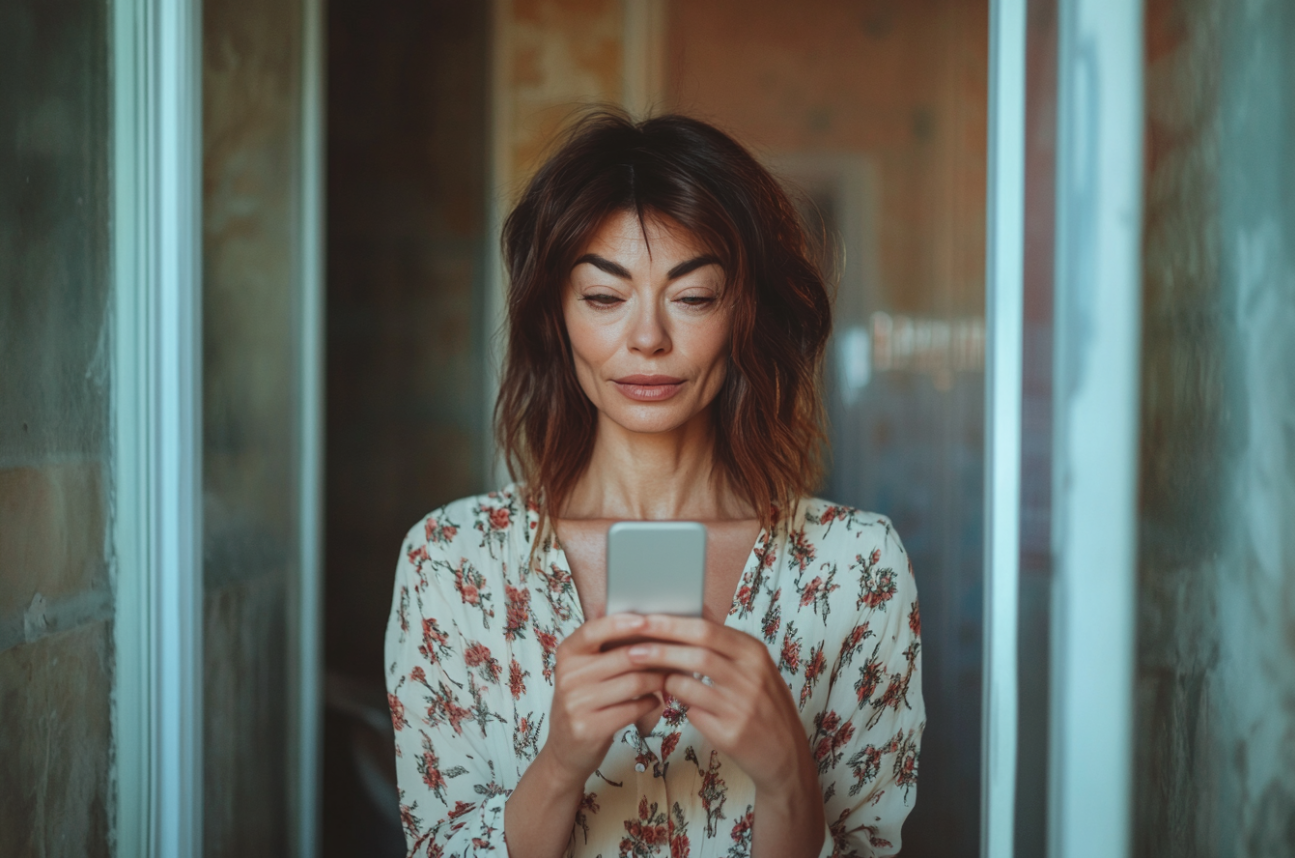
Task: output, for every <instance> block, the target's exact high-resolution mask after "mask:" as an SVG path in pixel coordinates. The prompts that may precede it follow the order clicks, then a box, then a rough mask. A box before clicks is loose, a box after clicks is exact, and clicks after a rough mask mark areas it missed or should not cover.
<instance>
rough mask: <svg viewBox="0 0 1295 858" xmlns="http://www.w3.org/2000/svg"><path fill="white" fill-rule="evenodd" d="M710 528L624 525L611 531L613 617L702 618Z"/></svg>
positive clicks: (683, 524)
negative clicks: (628, 614)
mask: <svg viewBox="0 0 1295 858" xmlns="http://www.w3.org/2000/svg"><path fill="white" fill-rule="evenodd" d="M705 575H706V526H705V525H704V524H700V523H698V522H695V521H619V522H617V523H616V524H613V525H612V526H611V529H610V530H608V531H607V613H609V614H614V613H616V612H618V611H633V612H635V613H637V614H680V615H683V616H689V617H700V616H701V609H702V604H703V601H704V598H705Z"/></svg>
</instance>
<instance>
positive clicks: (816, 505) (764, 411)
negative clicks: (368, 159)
mask: <svg viewBox="0 0 1295 858" xmlns="http://www.w3.org/2000/svg"><path fill="white" fill-rule="evenodd" d="M504 249H505V254H506V258H507V263H508V271H509V276H510V286H509V339H508V358H507V364H506V367H505V372H504V377H503V383H502V389H501V392H500V397H499V402H498V407H497V411H496V422H497V428H498V434H499V440H500V444H501V446H502V448H503V449H504V450H505V451H506V453H507V454H508V457H509V462H510V467H511V468H512V469H513V474H514V476H515V477H519V478H520V480H519V482H518V483H515V484H513V485H512V486H509V487H508V488H506V489H504V490H503V491H500V492H496V493H492V494H489V495H484V496H480V497H475V498H468V499H465V500H461V501H457V502H455V503H452V504H449V505H448V506H446V507H443V508H442V509H439V510H437V511H435V512H433V513H432V514H431V515H429V516H428V517H427V518H426V519H425V520H424V521H422V522H420V523H419V524H418V525H417V526H416V527H414V529H413V530H411V531H410V533H409V536H408V537H407V539H406V542H405V546H404V551H403V553H402V555H401V558H400V561H399V567H398V570H397V577H396V586H395V599H394V605H393V608H392V616H391V622H390V625H389V629H388V636H387V650H386V652H387V665H388V686H389V690H390V703H391V711H392V718H393V721H394V724H395V728H396V742H397V770H398V773H399V781H400V796H401V815H402V818H403V820H404V825H405V830H406V836H407V840H408V844H409V847H410V854H412V855H432V856H439V855H447V856H448V855H455V856H468V855H485V854H494V855H505V854H506V855H510V856H512V858H554V856H559V855H564V854H574V855H580V856H584V855H588V856H595V855H601V856H604V858H611V856H614V855H623V856H638V858H643V857H644V856H653V855H662V856H665V855H669V856H672V858H677V856H745V855H757V856H766V858H774V857H775V856H777V857H778V858H781V856H802V855H803V856H815V855H832V854H839V855H876V856H881V855H893V854H895V853H896V852H898V850H899V843H900V841H899V830H900V825H901V823H902V822H903V820H904V817H905V816H906V815H907V813H908V811H909V809H910V808H911V807H912V803H913V800H914V786H915V782H916V777H917V760H918V746H919V742H920V738H921V732H922V726H923V708H922V701H921V692H920V682H919V669H920V659H919V655H918V649H919V644H918V632H919V620H918V609H917V597H916V589H915V584H914V581H913V577H912V571H911V568H910V566H909V563H908V558H907V555H906V554H905V553H904V549H903V547H902V546H901V544H900V542H899V538H898V537H897V536H896V534H895V532H894V529H893V528H892V527H891V525H890V523H889V522H888V521H887V520H886V519H885V518H883V517H881V516H877V515H872V514H868V513H863V512H859V511H858V510H853V509H849V508H846V507H842V506H837V505H832V504H828V503H825V502H823V501H820V500H814V499H810V498H809V497H808V495H809V491H810V490H811V488H812V485H813V482H814V480H815V479H816V477H817V475H818V473H819V469H818V463H817V456H816V454H817V451H818V450H819V448H820V447H821V442H822V437H823V436H822V430H821V412H822V409H821V405H820V402H819V391H818V378H819V375H820V370H821V363H822V357H823V351H824V345H825V341H826V339H827V335H828V331H829V328H830V306H829V301H828V297H827V294H826V291H825V289H824V286H823V282H822V278H821V277H820V275H819V274H818V272H817V270H816V269H815V266H814V265H813V264H812V263H811V262H810V261H809V259H808V258H807V251H806V242H805V239H804V235H803V233H802V231H801V228H800V226H799V225H798V221H797V217H796V213H795V210H794V208H793V207H792V206H791V205H790V203H789V202H788V200H787V198H786V196H785V195H784V193H783V192H782V191H781V189H780V188H779V187H778V185H777V183H776V182H775V181H774V180H773V178H772V177H770V175H769V174H768V173H767V172H766V171H765V170H764V169H763V168H761V167H760V166H759V165H758V164H757V163H756V161H755V160H754V159H753V158H752V157H751V156H750V155H749V154H748V153H747V152H746V151H745V150H744V149H742V147H740V146H739V145H738V144H737V143H735V142H734V141H733V140H731V139H730V138H728V137H727V136H725V135H724V134H722V133H721V132H719V131H717V130H715V129H714V128H712V127H710V126H708V125H705V124H703V123H701V122H697V121H695V120H691V119H687V118H684V117H679V116H664V117H659V118H656V119H651V120H648V121H646V122H643V123H640V124H637V125H635V124H633V123H631V122H630V121H628V120H627V119H625V118H624V117H622V116H620V115H616V114H611V113H600V114H596V115H594V116H592V117H589V118H586V119H585V121H583V122H582V123H580V124H579V125H578V126H577V127H576V128H575V130H574V131H573V133H572V134H571V136H570V137H569V138H568V140H567V142H566V143H565V145H564V146H563V147H562V148H561V149H560V150H559V151H558V152H557V153H556V154H555V155H554V156H553V157H552V158H551V159H550V160H549V161H548V163H547V164H545V166H544V167H543V168H542V169H541V170H540V171H539V173H538V174H537V175H536V176H535V178H534V180H533V181H532V182H531V184H530V186H529V188H528V189H527V191H526V193H525V195H524V197H523V198H522V200H521V202H520V203H519V204H518V205H517V208H516V209H515V210H514V211H513V213H512V215H511V216H510V217H509V218H508V221H507V223H506V225H505V229H504ZM622 519H687V520H692V521H701V522H703V523H705V524H706V526H707V530H708V545H707V562H706V588H705V608H704V611H703V616H702V618H700V619H694V618H680V617H670V616H664V615H650V616H637V615H633V614H618V615H612V616H606V615H604V611H603V605H604V603H605V596H606V591H605V569H604V545H605V539H606V533H607V529H608V527H609V526H610V525H611V523H612V522H614V521H616V520H622ZM629 635H634V636H637V637H640V638H647V639H648V642H646V643H639V644H635V645H632V646H613V647H611V648H609V649H607V651H603V645H604V644H606V643H610V642H615V641H616V639H618V638H624V637H626V636H629Z"/></svg>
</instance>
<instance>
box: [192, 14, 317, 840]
mask: <svg viewBox="0 0 1295 858" xmlns="http://www.w3.org/2000/svg"><path fill="white" fill-rule="evenodd" d="M300 34H301V4H300V2H299V1H298V0H209V2H206V3H204V4H203V260H202V263H203V266H202V267H203V308H202V309H203V481H204V485H203V493H204V496H203V501H204V516H205V521H204V527H205V531H206V532H205V537H204V563H203V574H204V576H205V590H206V592H205V601H204V608H203V612H204V623H203V636H204V639H203V659H204V665H203V667H204V675H203V694H204V755H203V766H204V772H203V775H204V790H205V794H204V801H203V804H204V820H203V834H204V841H205V842H204V851H205V854H207V855H208V856H212V857H213V858H215V856H239V858H247V856H255V855H265V856H279V855H284V854H287V842H288V840H287V838H288V828H289V812H290V808H291V807H292V804H291V801H290V797H289V793H288V790H289V788H290V785H289V782H288V777H287V768H288V762H289V754H290V750H289V741H290V737H291V733H290V732H289V730H288V722H289V717H290V715H289V708H288V707H289V699H290V697H289V695H290V689H289V685H288V681H289V676H288V666H287V649H288V640H287V631H286V629H287V622H288V616H287V610H288V608H287V605H288V596H287V593H288V592H289V583H288V582H289V581H290V580H291V577H292V576H293V575H294V574H295V569H296V566H295V563H296V557H297V549H296V523H297V516H298V509H299V507H298V503H297V498H296V494H295V489H296V478H297V472H296V454H297V448H296V446H295V440H294V439H295V437H296V415H297V412H296V395H295V394H296V385H295V383H294V381H295V377H296V376H295V374H296V371H297V363H296V343H297V326H296V295H297V289H298V280H297V273H298V272H297V262H296V260H297V246H298V245H297V241H298V232H297V224H298V220H299V216H300V210H299V187H298V172H299V167H300V165H299V160H298V158H299V152H300V145H301V140H300V110H301V80H300V68H301V49H302V46H301V35H300Z"/></svg>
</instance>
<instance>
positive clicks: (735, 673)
mask: <svg viewBox="0 0 1295 858" xmlns="http://www.w3.org/2000/svg"><path fill="white" fill-rule="evenodd" d="M639 634H642V635H644V636H645V637H650V638H653V640H650V641H646V642H644V643H637V644H634V645H633V646H631V647H630V650H629V653H628V655H629V657H630V659H631V660H632V661H633V662H635V663H637V664H639V665H642V666H644V667H652V668H659V669H662V670H666V671H669V672H670V674H669V675H668V676H667V677H666V680H665V690H666V691H667V692H668V693H669V694H671V695H673V696H674V697H675V698H677V699H678V700H679V701H680V702H681V703H683V704H684V705H686V706H687V707H688V721H689V722H690V723H691V724H692V725H693V726H694V727H696V728H697V730H698V731H699V732H700V733H701V734H702V735H703V736H705V737H706V739H707V740H708V741H709V742H710V743H711V745H713V746H714V747H715V748H716V749H718V750H719V751H720V753H722V754H724V755H725V756H727V757H729V758H730V759H731V760H732V761H733V762H735V763H736V764H737V765H738V767H739V768H741V769H742V771H744V772H746V774H747V776H748V777H750V778H751V780H752V781H753V782H754V783H755V788H756V795H757V805H758V806H757V810H758V811H760V810H763V809H764V808H768V809H769V810H768V811H767V812H764V813H761V812H757V814H756V820H757V824H756V831H755V835H756V836H755V844H756V845H757V846H760V845H762V844H760V841H761V840H762V839H764V838H762V837H761V836H760V834H761V831H760V829H762V828H766V826H768V824H769V823H772V822H774V820H772V819H769V816H770V815H772V814H774V813H776V814H777V815H778V816H782V815H783V814H784V813H785V814H786V815H787V817H788V824H789V825H791V826H792V827H793V828H796V829H803V831H802V832H799V833H801V834H807V835H809V836H810V837H813V836H815V835H817V836H818V838H819V840H821V839H822V837H821V835H822V832H823V830H824V823H823V818H824V817H823V800H822V795H821V793H820V787H819V784H818V770H817V767H816V766H815V764H814V760H813V757H812V755H811V753H810V749H809V740H808V738H807V737H806V735H805V728H804V726H803V725H802V724H801V721H800V713H799V711H797V709H796V703H795V701H794V700H793V699H792V696H791V690H790V689H789V688H788V687H787V683H786V680H784V679H783V678H782V674H781V673H780V672H779V670H778V666H777V665H776V664H774V662H773V659H772V658H771V657H770V655H769V650H768V648H766V647H765V645H764V644H763V643H761V642H760V641H759V640H757V639H755V638H754V637H752V636H751V635H748V634H746V633H745V632H741V631H738V630H737V629H732V628H729V627H728V626H724V625H720V624H719V623H715V622H712V621H710V620H705V619H699V618H692V617H675V616H670V615H668V614H651V615H649V616H648V617H647V623H646V624H645V625H644V627H643V628H642V629H641V630H640V631H639ZM693 674H700V675H702V676H705V677H707V678H708V679H709V681H710V684H708V683H705V682H702V681H701V680H699V679H697V678H696V677H695V676H694V675H693ZM761 798H763V799H764V801H760V800H759V799H761ZM774 808H776V810H774ZM762 816H763V817H764V819H763V820H762ZM762 822H763V823H764V824H762ZM775 827H777V828H780V829H781V828H785V827H786V826H784V825H776V826H775ZM779 833H780V834H781V833H786V834H792V833H793V832H791V831H785V832H779ZM772 839H774V840H782V839H783V838H782V837H778V836H774V837H773V838H772ZM791 842H798V843H800V844H804V843H805V841H804V840H803V839H799V838H792V839H791ZM756 851H757V853H764V854H792V853H790V852H787V853H778V852H776V851H774V850H771V849H766V848H757V850H756ZM817 853H818V850H817V848H815V849H814V850H813V852H812V853H811V854H817Z"/></svg>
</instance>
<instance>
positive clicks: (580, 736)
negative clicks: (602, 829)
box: [540, 613, 665, 794]
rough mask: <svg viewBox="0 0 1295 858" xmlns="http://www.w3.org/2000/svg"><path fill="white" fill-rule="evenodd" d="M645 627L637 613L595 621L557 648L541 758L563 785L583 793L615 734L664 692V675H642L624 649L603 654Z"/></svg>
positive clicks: (651, 706)
mask: <svg viewBox="0 0 1295 858" xmlns="http://www.w3.org/2000/svg"><path fill="white" fill-rule="evenodd" d="M645 622H646V620H645V619H644V617H642V616H641V615H639V614H628V613H626V614H611V615H609V616H605V617H599V618H598V619H596V620H589V621H588V622H586V623H585V624H584V625H582V626H580V628H578V629H576V630H575V631H574V632H572V633H571V635H570V636H569V637H567V638H566V639H565V640H563V641H562V643H560V644H559V645H558V651H557V665H556V669H555V672H554V678H553V706H552V709H551V710H550V713H549V735H548V738H547V739H546V740H545V743H544V747H543V749H541V751H540V754H541V755H547V756H548V757H549V759H548V760H547V762H548V764H549V766H550V767H551V768H550V771H552V772H555V773H558V774H560V776H561V777H562V778H563V780H564V781H565V782H566V784H567V785H570V786H578V787H579V788H580V789H581V790H583V789H584V783H585V781H586V780H587V779H588V778H589V776H590V775H591V774H593V772H594V770H595V769H597V768H598V766H600V765H601V764H602V761H603V757H604V756H606V754H607V749H608V748H610V747H611V743H612V740H613V739H614V738H615V735H616V733H617V732H618V731H620V730H621V729H622V728H624V727H626V726H627V725H629V724H632V723H634V722H635V721H637V720H638V719H639V718H642V717H643V716H644V715H646V714H647V713H649V712H651V711H652V710H654V709H656V708H657V706H659V705H660V702H659V700H658V698H657V697H656V695H655V694H654V692H659V691H661V690H662V689H663V688H664V687H665V674H664V673H663V672H658V671H650V670H643V669H642V667H641V666H640V665H638V664H636V663H635V662H633V661H631V660H630V657H629V654H628V650H629V647H626V646H620V647H616V648H614V649H611V650H608V651H607V652H603V651H602V648H603V645H604V644H607V643H610V642H614V641H616V640H619V639H622V638H626V637H629V636H631V635H633V634H634V633H635V632H636V631H638V630H639V629H641V628H642V627H643V626H644V625H645ZM582 794H583V793H582Z"/></svg>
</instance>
